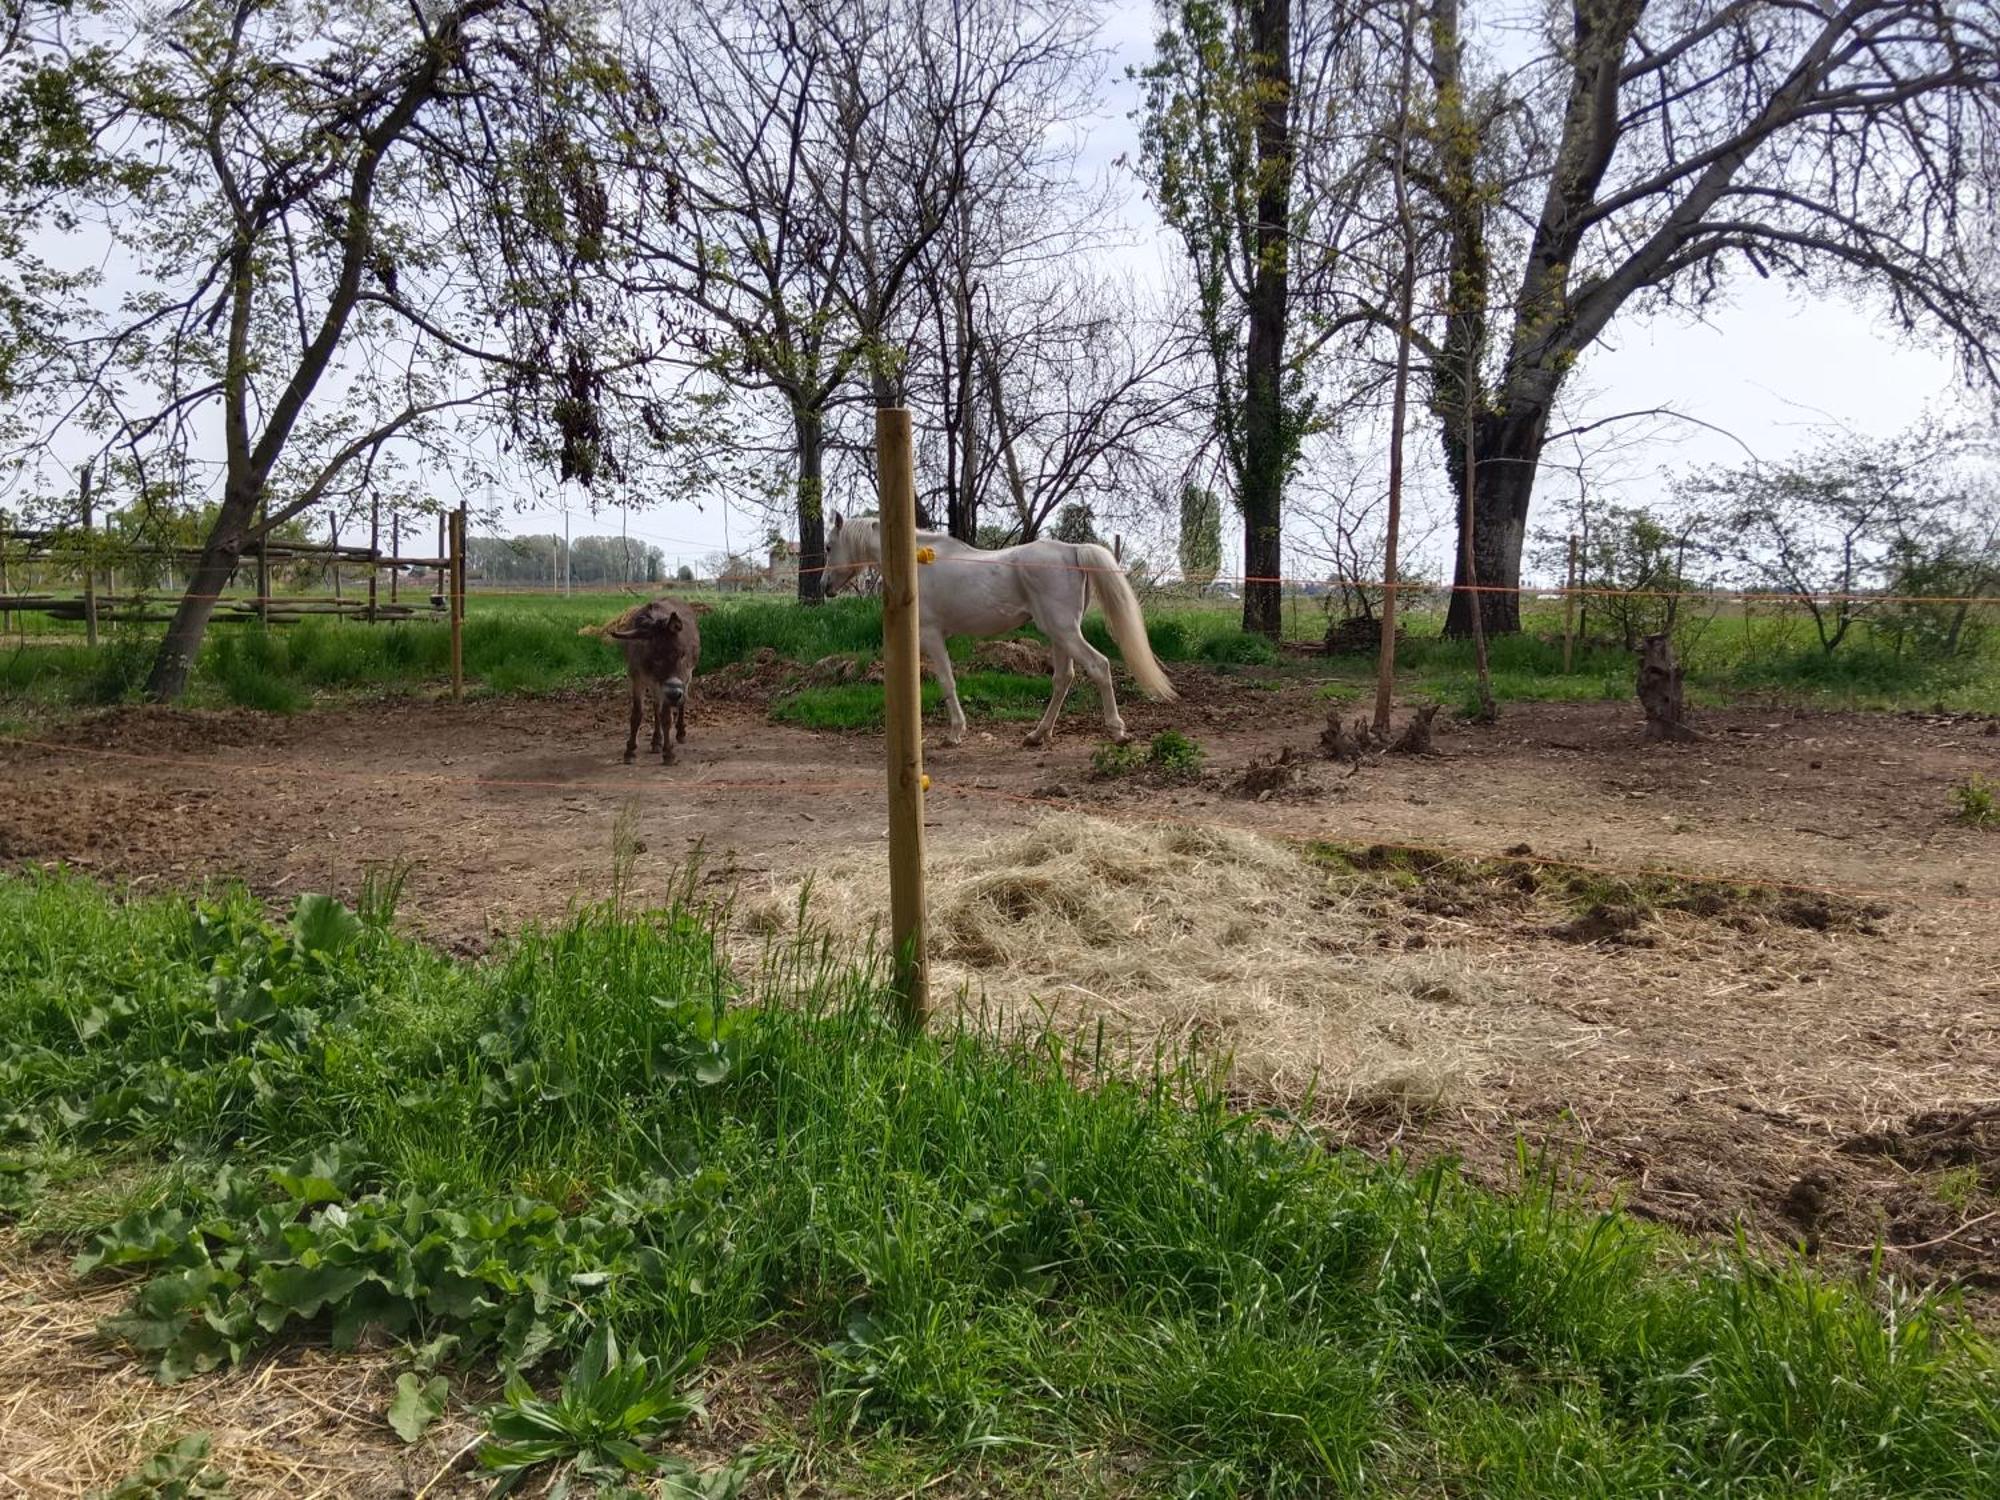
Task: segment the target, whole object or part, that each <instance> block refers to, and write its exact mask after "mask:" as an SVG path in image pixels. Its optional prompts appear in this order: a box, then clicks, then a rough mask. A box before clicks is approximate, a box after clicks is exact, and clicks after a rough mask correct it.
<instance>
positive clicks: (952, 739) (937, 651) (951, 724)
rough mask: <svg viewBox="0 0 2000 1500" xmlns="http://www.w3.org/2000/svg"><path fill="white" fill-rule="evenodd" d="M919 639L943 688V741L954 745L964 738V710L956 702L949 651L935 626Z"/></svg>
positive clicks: (956, 680) (954, 676) (954, 675)
mask: <svg viewBox="0 0 2000 1500" xmlns="http://www.w3.org/2000/svg"><path fill="white" fill-rule="evenodd" d="M921 639H922V645H923V651H924V657H925V659H926V660H927V661H929V662H930V664H931V671H932V672H934V673H936V674H937V680H938V686H939V687H940V688H942V689H943V690H944V712H945V726H944V742H945V743H946V744H947V745H956V744H957V743H958V742H959V741H960V740H962V739H964V738H965V710H964V709H963V708H961V707H960V706H959V702H958V677H957V675H956V674H955V673H954V672H953V671H952V669H951V652H950V651H949V650H948V649H947V648H946V646H945V639H944V632H943V631H942V630H939V629H937V628H936V627H935V626H932V627H930V628H929V629H926V630H925V631H924V633H923V636H922V638H921Z"/></svg>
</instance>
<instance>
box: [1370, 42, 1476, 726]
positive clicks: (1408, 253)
mask: <svg viewBox="0 0 2000 1500" xmlns="http://www.w3.org/2000/svg"><path fill="white" fill-rule="evenodd" d="M1413 11H1414V7H1412V6H1410V5H1407V4H1406V5H1405V6H1404V7H1403V39H1402V40H1403V45H1402V48H1401V53H1402V58H1401V61H1400V63H1399V65H1398V81H1397V93H1396V101H1397V102H1396V108H1397V111H1398V113H1397V118H1396V156H1395V162H1394V165H1395V174H1394V183H1395V189H1396V220H1397V224H1398V226H1399V228H1400V230H1401V238H1402V242H1403V245H1402V249H1403V267H1402V275H1401V276H1399V277H1398V278H1397V281H1396V383H1395V387H1394V391H1393V394H1392V395H1391V397H1390V401H1389V529H1388V532H1387V534H1386V535H1385V536H1384V538H1383V542H1382V639H1381V642H1380V644H1379V646H1378V648H1377V650H1376V654H1375V719H1374V726H1375V733H1376V736H1377V737H1378V738H1380V739H1385V740H1386V739H1387V738H1388V737H1389V713H1390V708H1391V705H1392V700H1393V698H1394V695H1395V689H1396V574H1397V570H1398V569H1399V568H1400V567H1401V566H1402V563H1401V561H1400V560H1399V559H1398V557H1397V551H1398V548H1399V547H1400V545H1401V542H1402V529H1403V431H1404V428H1405V426H1406V425H1407V424H1408V422H1409V397H1410V320H1411V304H1412V302H1413V300H1414V299H1415V297H1416V288H1417V229H1416V220H1415V218H1414V216H1413V215H1412V214H1411V212H1410V183H1409V159H1410V71H1411V58H1412V55H1413V54H1414V53H1415V51H1416V17H1415V15H1414V14H1413ZM1473 602H1474V603H1477V602H1478V601H1477V600H1474V601H1473Z"/></svg>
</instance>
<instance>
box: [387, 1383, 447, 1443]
mask: <svg viewBox="0 0 2000 1500" xmlns="http://www.w3.org/2000/svg"><path fill="white" fill-rule="evenodd" d="M450 1391H451V1386H450V1385H449V1383H448V1382H447V1381H446V1380H445V1378H444V1376H442V1375H433V1376H431V1378H430V1379H429V1380H423V1379H421V1378H419V1377H418V1376H416V1375H414V1374H412V1373H410V1372H409V1371H405V1372H404V1373H402V1374H401V1375H398V1376H397V1377H396V1394H395V1396H394V1397H393V1398H391V1400H390V1402H389V1425H390V1426H391V1427H393V1428H395V1429H396V1436H397V1437H399V1438H401V1439H402V1440H403V1441H404V1442H406V1443H414V1442H415V1441H416V1440H417V1439H418V1438H420V1437H422V1436H423V1435H424V1433H425V1431H426V1430H428V1429H429V1427H430V1425H431V1423H433V1422H435V1421H436V1420H437V1419H438V1418H439V1417H440V1416H442V1415H443V1414H444V1403H445V1397H446V1396H447V1395H449V1394H450Z"/></svg>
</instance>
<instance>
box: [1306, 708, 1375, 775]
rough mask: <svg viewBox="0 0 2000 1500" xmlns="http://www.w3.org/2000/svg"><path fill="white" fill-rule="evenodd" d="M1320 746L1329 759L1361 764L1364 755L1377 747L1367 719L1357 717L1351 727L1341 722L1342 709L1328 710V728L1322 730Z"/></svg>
mask: <svg viewBox="0 0 2000 1500" xmlns="http://www.w3.org/2000/svg"><path fill="white" fill-rule="evenodd" d="M1319 747H1320V749H1322V750H1324V751H1325V752H1326V755H1327V759H1329V760H1344V761H1347V762H1349V763H1350V764H1353V765H1359V764H1360V763H1361V760H1362V757H1364V756H1366V755H1367V754H1368V753H1369V752H1370V751H1371V750H1373V749H1374V748H1375V737H1374V734H1373V732H1372V731H1371V730H1370V728H1369V726H1368V721H1367V720H1366V719H1360V718H1357V719H1356V720H1355V721H1354V724H1353V726H1352V727H1351V728H1350V727H1349V726H1348V725H1345V724H1343V723H1341V722H1340V710H1339V709H1338V708H1329V709H1328V710H1327V711H1326V728H1325V729H1323V730H1321V731H1320V736H1319Z"/></svg>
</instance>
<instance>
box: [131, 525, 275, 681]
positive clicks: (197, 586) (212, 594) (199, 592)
mask: <svg viewBox="0 0 2000 1500" xmlns="http://www.w3.org/2000/svg"><path fill="white" fill-rule="evenodd" d="M256 508H257V497H256V496H255V495H254V494H248V495H245V494H236V495H227V496H225V497H224V498H223V502H222V512H221V514H220V515H219V516H217V517H216V524H215V528H214V529H213V530H212V531H211V532H209V536H208V541H207V543H206V544H205V545H204V546H203V548H202V552H201V560H200V561H199V562H197V563H196V564H195V566H194V571H193V572H192V573H191V574H190V575H189V577H188V586H187V592H186V593H185V594H183V595H181V602H180V603H179V604H178V605H177V606H176V607H175V609H174V617H173V620H172V621H171V622H170V623H169V624H168V626H167V633H166V635H165V637H164V638H163V639H162V640H161V641H160V649H159V652H158V654H157V655H155V656H154V658H153V670H152V672H151V673H150V674H149V675H148V676H147V678H146V697H147V698H148V699H150V700H151V701H152V702H154V703H172V702H174V701H175V700H176V699H178V698H179V697H180V696H181V694H182V693H184V692H186V691H187V684H188V677H189V676H190V675H191V674H192V673H193V671H194V660H195V657H196V656H197V655H198V654H200V651H201V643H202V638H203V637H204V636H205V635H207V633H208V622H209V618H210V617H211V616H212V615H214V613H215V606H216V604H217V602H218V601H219V600H220V599H221V597H222V591H223V590H224V589H225V588H227V587H228V586H229V580H230V579H231V578H233V577H234V576H235V575H236V564H237V560H238V559H239V558H240V557H241V556H242V555H243V544H244V540H245V537H244V531H245V528H246V527H247V525H248V524H249V521H250V517H251V516H252V515H253V514H254V513H255V511H256Z"/></svg>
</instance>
